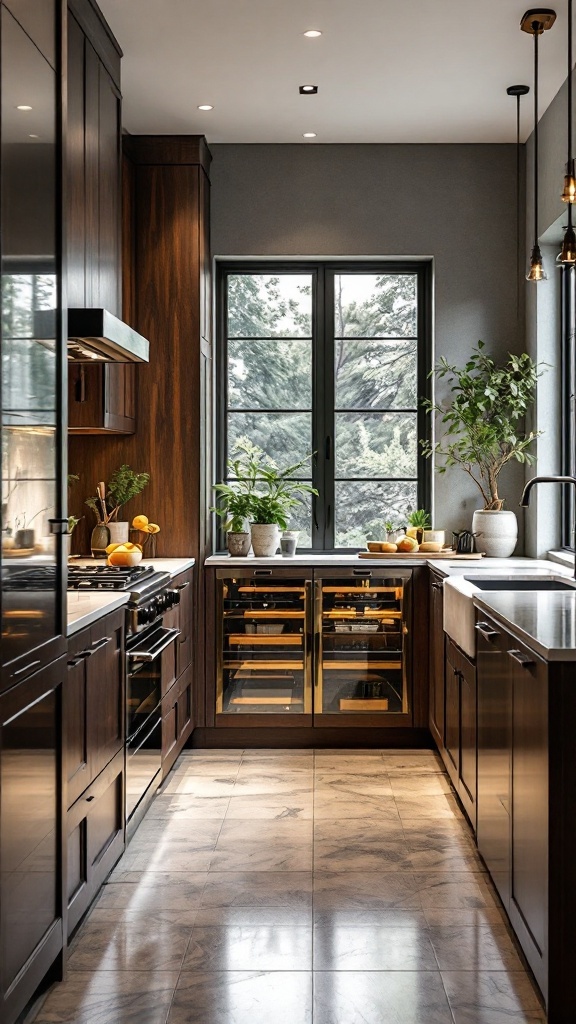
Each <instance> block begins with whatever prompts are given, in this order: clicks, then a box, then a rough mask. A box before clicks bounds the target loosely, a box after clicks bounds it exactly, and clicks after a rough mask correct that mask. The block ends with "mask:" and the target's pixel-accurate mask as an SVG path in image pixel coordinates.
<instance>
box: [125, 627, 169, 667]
mask: <svg viewBox="0 0 576 1024" xmlns="http://www.w3.org/2000/svg"><path fill="white" fill-rule="evenodd" d="M158 632H159V633H161V636H160V639H158V640H155V641H154V643H153V644H151V645H150V647H141V648H137V649H136V650H135V651H128V657H129V658H130V660H131V661H154V659H155V658H157V657H158V655H159V654H162V652H163V651H165V650H166V648H167V647H170V644H172V643H174V641H175V640H176V639H177V637H179V636H180V633H181V632H182V630H180V629H161V630H158ZM154 635H156V634H154Z"/></svg>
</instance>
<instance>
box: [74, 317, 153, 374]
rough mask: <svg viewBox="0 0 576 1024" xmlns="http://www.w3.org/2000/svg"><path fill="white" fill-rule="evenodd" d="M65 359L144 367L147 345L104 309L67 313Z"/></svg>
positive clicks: (143, 339)
mask: <svg viewBox="0 0 576 1024" xmlns="http://www.w3.org/2000/svg"><path fill="white" fill-rule="evenodd" d="M68 359H69V361H70V362H73V363H93V362H100V363H147V362H149V361H150V342H149V341H147V340H146V338H143V337H142V335H141V334H138V333H137V332H136V331H134V330H132V328H131V327H129V326H128V324H125V323H123V321H122V320H119V319H118V317H116V316H113V315H112V313H109V312H108V310H107V309H69V310H68Z"/></svg>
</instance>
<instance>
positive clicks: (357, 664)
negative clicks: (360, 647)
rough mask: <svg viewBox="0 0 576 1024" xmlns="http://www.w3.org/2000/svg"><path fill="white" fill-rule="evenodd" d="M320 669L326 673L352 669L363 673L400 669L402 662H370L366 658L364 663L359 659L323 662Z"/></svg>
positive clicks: (363, 652) (362, 652)
mask: <svg viewBox="0 0 576 1024" xmlns="http://www.w3.org/2000/svg"><path fill="white" fill-rule="evenodd" d="M359 653H361V654H364V655H365V654H366V653H368V652H366V651H361V652H359ZM322 668H323V669H324V671H326V670H328V669H334V670H336V671H338V670H340V669H349V668H352V669H355V670H356V671H357V672H365V671H367V670H368V669H373V668H388V669H400V668H402V662H401V661H370V659H368V658H366V660H365V661H364V662H362V661H361V660H360V659H359V660H358V661H323V662H322Z"/></svg>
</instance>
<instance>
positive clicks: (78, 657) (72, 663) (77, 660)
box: [67, 652, 85, 668]
mask: <svg viewBox="0 0 576 1024" xmlns="http://www.w3.org/2000/svg"><path fill="white" fill-rule="evenodd" d="M84 657H85V655H84V652H82V654H77V655H76V657H75V658H72V659H71V660H70V661H69V662H67V664H68V665H69V667H70V668H76V665H79V664H80V663H81V662H82V661H84Z"/></svg>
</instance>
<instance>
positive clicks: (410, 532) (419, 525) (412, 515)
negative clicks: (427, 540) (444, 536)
mask: <svg viewBox="0 0 576 1024" xmlns="http://www.w3.org/2000/svg"><path fill="white" fill-rule="evenodd" d="M407 521H408V526H407V527H406V536H407V537H414V539H415V540H417V541H418V543H419V544H421V543H422V541H423V540H424V531H425V530H429V529H430V528H431V526H432V520H431V519H430V515H429V513H428V512H427V511H426V509H424V508H417V509H414V511H413V512H409V513H408V516H407Z"/></svg>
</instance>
